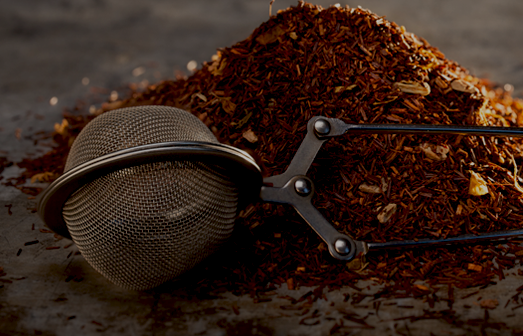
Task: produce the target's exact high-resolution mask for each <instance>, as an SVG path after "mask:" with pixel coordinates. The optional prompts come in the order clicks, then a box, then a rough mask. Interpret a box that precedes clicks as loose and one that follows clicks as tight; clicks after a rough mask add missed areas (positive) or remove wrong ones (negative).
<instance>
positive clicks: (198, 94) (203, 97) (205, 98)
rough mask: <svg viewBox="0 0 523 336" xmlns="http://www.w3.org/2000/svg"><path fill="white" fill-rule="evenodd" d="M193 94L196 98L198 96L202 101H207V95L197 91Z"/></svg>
mask: <svg viewBox="0 0 523 336" xmlns="http://www.w3.org/2000/svg"><path fill="white" fill-rule="evenodd" d="M195 96H196V97H198V98H200V99H201V100H203V101H204V102H206V101H207V97H205V96H204V95H203V94H201V93H199V92H198V93H196V94H195Z"/></svg>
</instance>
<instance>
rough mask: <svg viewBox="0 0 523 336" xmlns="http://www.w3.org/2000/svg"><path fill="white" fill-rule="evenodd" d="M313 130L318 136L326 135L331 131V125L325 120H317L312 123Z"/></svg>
mask: <svg viewBox="0 0 523 336" xmlns="http://www.w3.org/2000/svg"><path fill="white" fill-rule="evenodd" d="M314 130H315V131H316V133H318V134H319V135H328V134H329V133H330V131H331V124H329V122H328V121H327V120H325V119H318V120H316V122H315V123H314Z"/></svg>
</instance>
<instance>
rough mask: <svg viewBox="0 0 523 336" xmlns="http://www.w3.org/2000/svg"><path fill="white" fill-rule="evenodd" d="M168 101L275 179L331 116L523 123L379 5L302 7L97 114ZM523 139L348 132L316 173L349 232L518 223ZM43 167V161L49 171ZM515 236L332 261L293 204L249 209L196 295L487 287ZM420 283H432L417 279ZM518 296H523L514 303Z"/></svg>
mask: <svg viewBox="0 0 523 336" xmlns="http://www.w3.org/2000/svg"><path fill="white" fill-rule="evenodd" d="M146 104H155V105H168V106H176V107H180V108H184V109H186V110H188V111H190V112H192V113H193V114H195V115H196V116H198V117H199V118H200V119H201V120H202V121H203V122H205V124H206V125H208V126H209V127H210V128H211V130H212V131H213V132H214V133H215V135H216V136H217V138H218V140H220V141H221V142H223V143H226V144H230V145H233V146H237V147H239V148H243V149H246V150H248V151H249V152H250V153H252V154H253V156H254V157H255V158H256V160H257V162H258V163H259V164H260V165H261V166H262V167H263V170H264V175H265V176H270V175H275V174H279V173H282V172H283V171H284V170H285V169H286V167H287V166H288V164H289V163H290V160H291V159H292V156H293V155H294V153H295V152H296V150H297V148H298V146H299V144H300V143H301V141H302V139H303V138H304V136H305V133H306V125H307V121H308V120H309V119H310V118H311V117H313V116H317V115H322V116H327V117H336V118H340V119H342V120H343V121H345V122H350V123H360V122H366V123H398V124H399V123H401V124H405V123H408V124H410V123H413V124H443V125H446V124H453V125H492V126H518V125H520V124H523V104H522V102H521V101H519V100H516V99H513V98H511V96H510V92H506V91H504V90H502V89H499V88H495V87H494V86H493V85H492V84H491V83H489V82H488V81H486V80H481V79H478V78H475V77H473V76H471V75H470V74H469V73H468V71H467V70H466V69H464V68H462V67H461V66H459V65H458V64H457V63H455V62H453V61H450V60H448V59H446V58H445V56H444V55H443V54H442V53H441V52H440V51H439V50H438V49H437V48H435V47H433V46H431V45H430V44H429V43H428V42H427V41H425V40H424V39H422V38H420V37H418V36H416V35H414V34H412V33H409V32H406V31H405V29H404V28H403V27H400V26H398V25H396V24H395V23H392V22H389V21H387V20H386V19H385V18H383V17H379V16H378V15H376V14H373V13H371V12H369V11H367V10H364V9H360V8H348V7H346V8H342V7H340V6H333V7H330V8H327V9H323V8H321V7H319V6H314V5H311V4H307V3H303V2H300V3H299V4H298V5H297V6H296V7H291V8H289V9H287V10H284V11H280V12H279V13H278V14H277V15H275V16H272V17H271V18H270V20H269V21H267V22H266V23H264V24H262V25H261V26H260V27H259V28H257V29H256V30H255V31H254V32H253V33H252V34H251V35H250V36H249V37H248V38H247V39H245V40H244V41H241V42H239V43H237V44H235V45H233V46H232V47H228V48H223V49H220V50H219V52H218V54H217V55H215V56H214V57H213V58H212V61H211V62H209V63H204V64H203V67H202V69H201V70H198V71H196V72H195V73H194V74H193V75H192V76H190V77H188V78H181V79H177V80H174V81H162V82H159V83H157V84H154V85H151V86H149V87H148V88H147V89H146V90H145V91H144V92H134V93H132V94H131V95H130V96H129V97H128V98H127V99H125V100H121V101H117V102H112V103H107V104H104V105H103V106H102V109H100V110H99V111H98V113H103V112H105V111H107V110H111V109H115V108H120V107H127V106H137V105H146ZM91 118H92V116H87V115H83V116H82V115H81V116H78V115H77V116H73V115H66V117H65V120H66V121H67V122H66V123H64V124H62V125H57V126H58V127H57V132H56V134H55V141H56V143H57V147H56V148H55V149H54V150H53V151H52V152H50V153H48V154H47V155H46V157H45V158H43V159H40V161H38V160H36V161H35V160H32V161H31V160H26V161H25V162H24V163H23V167H25V168H27V171H26V173H25V174H26V177H31V176H32V175H34V174H36V173H42V172H49V173H51V174H50V175H48V176H54V175H55V174H56V173H60V172H61V169H63V162H64V158H63V157H62V155H61V154H62V153H66V152H67V150H68V148H69V146H70V145H71V143H72V141H73V140H74V138H75V136H76V135H77V134H78V132H79V131H80V130H81V128H82V127H83V126H84V125H85V124H86V123H87V122H88V121H89V120H90V119H91ZM521 145H522V142H521V140H518V139H515V138H491V137H478V136H470V137H463V136H456V135H453V136H450V135H448V136H445V135H408V134H401V135H399V134H398V135H394V134H392V135H357V136H351V135H347V136H345V137H342V138H338V139H333V140H330V141H329V142H327V143H326V144H325V145H324V147H323V148H322V150H321V151H320V153H319V156H318V157H317V159H316V161H315V163H314V164H313V166H312V168H311V170H310V172H309V176H310V177H311V178H312V180H313V181H315V184H316V190H317V194H316V196H315V199H314V205H315V206H316V207H317V208H318V209H320V211H321V212H322V213H323V215H324V216H325V217H326V218H327V219H328V220H329V221H330V222H331V223H333V225H334V226H335V227H336V229H338V230H339V231H342V232H344V233H347V234H349V235H351V236H352V237H354V238H355V239H358V240H363V241H368V242H383V241H390V240H405V239H414V238H426V237H430V238H444V237H450V236H455V235H459V234H465V233H479V232H491V231H496V230H508V229H513V228H520V226H521V223H522V221H523V189H522V188H521V187H520V186H519V184H518V181H519V179H520V178H519V176H517V172H518V171H520V170H521V169H519V165H521V161H522V160H521V159H522V154H521V149H522V148H523V147H522V146H521ZM42 170H43V171H42ZM522 255H523V247H522V246H520V245H519V242H515V241H512V242H510V243H507V244H504V245H497V244H495V243H482V244H472V245H467V246H462V245H459V246H454V247H444V248H442V247H439V248H431V249H426V250H415V249H412V250H395V251H385V252H379V253H375V254H370V255H367V256H366V257H365V258H360V259H357V260H355V261H352V262H351V263H348V264H347V263H343V262H338V261H334V260H333V259H332V258H331V257H330V256H329V254H328V251H327V250H326V247H325V245H324V244H323V243H322V242H321V240H320V239H319V238H318V237H317V235H316V234H315V233H314V232H313V231H312V230H311V229H310V228H309V227H308V226H307V225H306V224H305V223H303V222H302V221H301V219H300V218H299V217H298V216H297V215H296V214H295V212H294V210H293V209H292V208H291V207H286V206H277V205H270V204H256V205H253V206H249V207H248V208H246V209H244V210H243V211H242V212H241V213H240V218H239V220H238V224H237V229H236V231H235V234H234V237H233V239H232V240H231V242H230V244H228V245H227V247H226V248H225V250H224V251H223V252H222V254H220V255H219V256H218V257H216V258H218V259H219V260H220V261H219V262H218V263H209V264H206V265H203V266H202V269H201V271H202V272H203V274H204V276H203V277H202V278H201V280H200V282H199V283H198V284H197V285H196V287H194V288H195V289H197V290H207V289H217V288H222V287H225V288H228V289H238V290H240V291H252V292H253V293H254V292H258V291H263V290H266V289H267V288H271V286H272V285H273V284H282V283H287V285H288V286H289V288H293V287H296V286H300V285H320V286H330V287H336V286H342V285H348V286H354V283H355V282H356V280H358V279H373V280H375V281H377V282H379V283H385V284H387V285H386V286H385V289H384V291H383V292H382V293H381V295H395V296H398V295H400V296H402V295H405V296H424V297H431V298H432V299H431V300H437V296H436V295H434V293H435V291H437V290H438V289H440V288H443V287H445V288H447V286H439V285H448V288H449V291H450V290H451V289H452V288H453V287H458V288H463V287H470V286H484V285H489V284H491V283H495V280H496V279H502V278H503V277H504V270H505V271H506V270H507V269H510V268H513V267H514V265H516V264H517V263H519V262H520V261H521V257H522ZM419 280H422V281H424V283H425V285H421V284H419ZM516 300H517V298H516Z"/></svg>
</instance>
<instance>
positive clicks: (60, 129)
mask: <svg viewBox="0 0 523 336" xmlns="http://www.w3.org/2000/svg"><path fill="white" fill-rule="evenodd" d="M68 126H69V123H68V122H67V120H65V119H62V124H59V123H55V124H54V130H55V132H56V133H58V134H60V135H65V133H66V132H67V127H68Z"/></svg>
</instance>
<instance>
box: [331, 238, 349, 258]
mask: <svg viewBox="0 0 523 336" xmlns="http://www.w3.org/2000/svg"><path fill="white" fill-rule="evenodd" d="M334 248H335V249H336V252H338V253H339V254H341V255H347V254H349V253H350V243H349V241H348V240H347V239H345V238H339V239H338V240H336V242H335V243H334Z"/></svg>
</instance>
